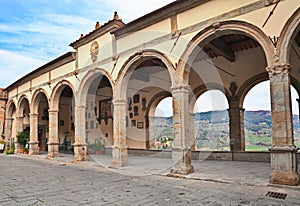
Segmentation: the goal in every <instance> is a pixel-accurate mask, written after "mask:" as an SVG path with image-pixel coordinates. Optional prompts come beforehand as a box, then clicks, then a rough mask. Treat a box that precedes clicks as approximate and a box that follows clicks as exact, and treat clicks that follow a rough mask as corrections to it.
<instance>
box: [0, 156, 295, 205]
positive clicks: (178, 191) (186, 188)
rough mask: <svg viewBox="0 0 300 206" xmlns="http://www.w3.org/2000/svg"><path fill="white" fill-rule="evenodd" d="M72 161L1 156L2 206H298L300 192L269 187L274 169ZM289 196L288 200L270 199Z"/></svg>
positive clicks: (136, 159)
mask: <svg viewBox="0 0 300 206" xmlns="http://www.w3.org/2000/svg"><path fill="white" fill-rule="evenodd" d="M72 157H73V156H72V155H66V154H62V156H61V157H59V158H55V159H52V160H46V159H45V158H46V155H37V156H29V155H4V154H0V205H5V206H8V205H13V206H15V205H80V206H82V205H84V206H88V205H95V206H98V205H117V206H125V205H129V206H133V205H134V206H138V205H143V206H145V205H147V206H152V205H170V206H174V205H175V206H182V205H193V206H194V205H208V206H229V205H230V206H243V205H245V206H250V205H259V206H261V205H266V206H267V205H268V206H269V205H272V206H275V205H276V206H294V205H295V206H298V205H299V202H300V187H285V186H280V187H279V186H274V185H268V175H269V172H270V169H269V164H267V163H257V162H232V161H194V162H193V165H194V166H195V173H193V174H190V175H188V176H186V179H183V178H170V177H166V176H164V175H167V174H168V172H169V170H170V167H171V166H172V161H171V159H169V158H158V157H155V156H152V157H149V156H147V157H142V156H129V161H130V165H129V166H128V167H124V168H121V169H110V168H109V165H110V161H111V157H110V156H109V155H91V156H89V161H85V162H79V163H73V162H72ZM269 192H272V193H274V194H275V193H281V194H286V198H285V199H279V198H274V197H269V196H266V194H268V193H269Z"/></svg>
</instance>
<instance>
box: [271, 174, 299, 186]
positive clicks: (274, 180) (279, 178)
mask: <svg viewBox="0 0 300 206" xmlns="http://www.w3.org/2000/svg"><path fill="white" fill-rule="evenodd" d="M270 183H271V184H279V185H290V186H297V185H299V183H300V178H299V174H297V173H295V172H271V175H270Z"/></svg>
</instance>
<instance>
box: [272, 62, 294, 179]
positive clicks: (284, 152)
mask: <svg viewBox="0 0 300 206" xmlns="http://www.w3.org/2000/svg"><path fill="white" fill-rule="evenodd" d="M289 68H290V65H288V64H277V65H275V66H273V67H271V68H267V70H268V72H269V78H270V88H271V109H272V147H271V148H270V149H269V150H270V152H271V169H272V172H271V175H270V177H271V179H270V183H273V184H283V185H298V184H299V174H298V165H297V163H298V162H297V157H296V152H297V150H298V149H297V148H296V147H295V145H294V138H293V123H292V107H291V91H290V77H289Z"/></svg>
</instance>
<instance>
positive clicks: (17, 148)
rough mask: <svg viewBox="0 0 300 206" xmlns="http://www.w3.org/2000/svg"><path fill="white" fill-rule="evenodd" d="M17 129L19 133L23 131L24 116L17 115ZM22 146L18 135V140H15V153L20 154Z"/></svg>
mask: <svg viewBox="0 0 300 206" xmlns="http://www.w3.org/2000/svg"><path fill="white" fill-rule="evenodd" d="M16 127H17V129H16V131H17V135H18V134H19V133H20V132H22V131H23V117H17V118H16ZM21 146H23V145H20V144H19V142H18V138H17V137H16V140H15V154H18V153H20V149H21Z"/></svg>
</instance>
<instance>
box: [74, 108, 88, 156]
mask: <svg viewBox="0 0 300 206" xmlns="http://www.w3.org/2000/svg"><path fill="white" fill-rule="evenodd" d="M74 123H75V142H74V144H73V146H74V160H75V161H85V160H87V144H86V142H85V105H81V106H76V107H75V122H74Z"/></svg>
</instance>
